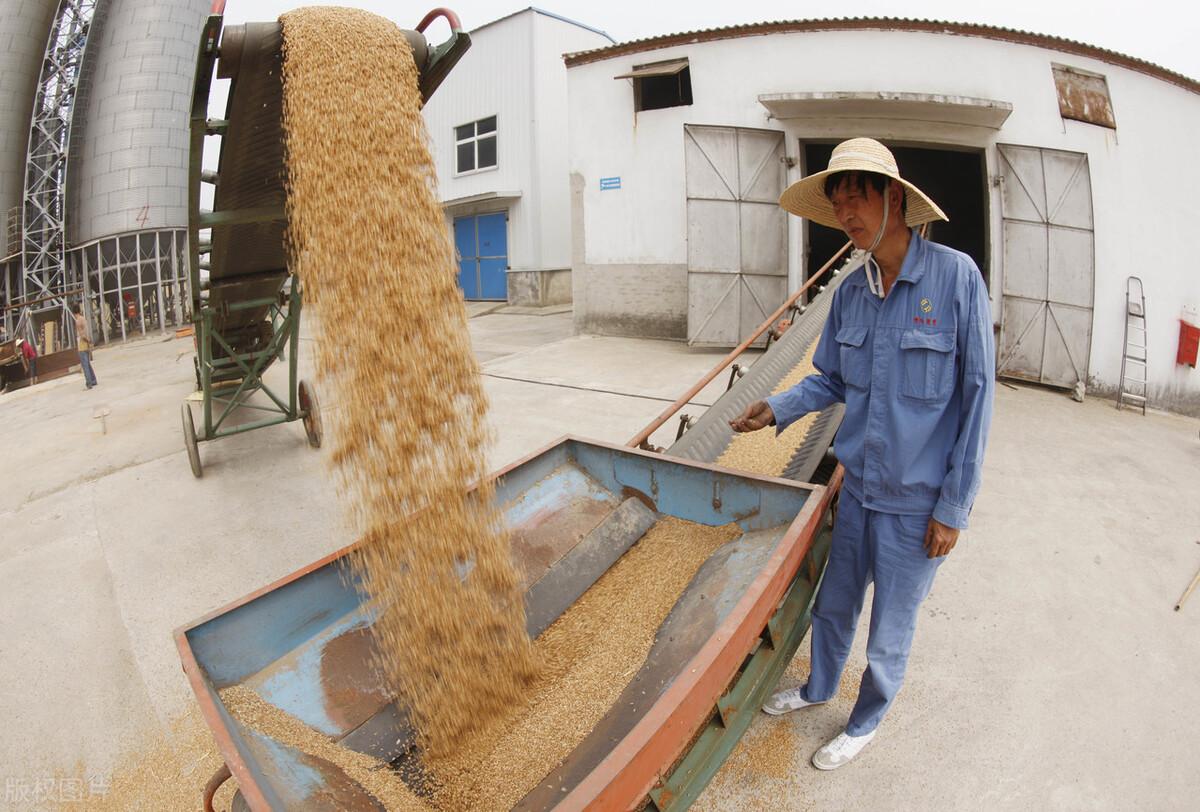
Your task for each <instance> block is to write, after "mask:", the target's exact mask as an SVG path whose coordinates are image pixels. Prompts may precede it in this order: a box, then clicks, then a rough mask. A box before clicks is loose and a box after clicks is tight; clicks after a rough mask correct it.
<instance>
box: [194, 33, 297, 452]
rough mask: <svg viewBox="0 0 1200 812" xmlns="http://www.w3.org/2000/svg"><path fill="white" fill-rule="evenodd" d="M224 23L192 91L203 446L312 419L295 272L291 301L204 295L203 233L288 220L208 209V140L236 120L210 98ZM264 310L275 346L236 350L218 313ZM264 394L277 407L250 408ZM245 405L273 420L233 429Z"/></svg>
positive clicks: (205, 38) (203, 44)
mask: <svg viewBox="0 0 1200 812" xmlns="http://www.w3.org/2000/svg"><path fill="white" fill-rule="evenodd" d="M222 25H223V18H222V16H221V15H219V14H213V15H211V16H209V17H208V19H207V20H206V21H205V24H204V30H203V33H202V35H201V38H200V50H199V54H198V56H197V62H196V81H195V86H194V88H193V92H192V110H191V119H190V123H191V150H190V152H191V154H190V162H189V170H188V266H189V268H188V269H189V281H190V282H191V288H192V319H193V324H194V325H195V330H196V361H197V365H196V367H197V373H198V374H197V378H198V380H197V383H198V385H199V387H200V391H201V393H202V395H203V413H204V418H203V421H202V424H201V432H200V433H199V436H198V437H197V438H196V439H197V440H198V441H207V440H215V439H217V438H219V437H228V436H230V435H232V434H241V433H243V432H247V431H253V430H254V429H260V428H265V427H267V426H274V425H278V424H280V423H289V422H291V421H293V420H300V419H302V418H304V417H305V415H304V413H303V411H302V410H301V409H300V408H299V404H298V402H297V401H298V396H297V387H298V386H299V378H298V377H297V372H298V370H297V363H296V359H297V356H298V355H299V353H298V350H299V342H300V314H301V311H302V294H301V286H300V280H299V279H298V278H296V276H295V275H294V274H290V275H289V276H288V277H287V278H288V279H289V280H290V281H291V292H290V294H289V295H288V296H287V297H286V298H285V297H284V296H283V295H282V294H281V295H279V296H273V297H270V298H265V299H261V298H260V299H248V300H244V301H240V302H226V303H223V304H222V305H221V307H222V308H223V312H220V313H219V312H218V310H217V309H215V308H214V307H212V306H210V305H209V304H208V303H206V302H204V301H202V300H201V298H200V255H201V253H202V252H204V251H206V250H209V249H211V244H209V245H201V243H200V230H201V229H206V228H212V227H214V226H230V225H240V224H248V223H262V222H270V221H273V220H282V219H284V218H285V217H286V213H285V212H284V210H283V208H282V207H261V208H253V209H233V210H221V211H212V212H207V211H201V209H200V186H201V183H202V174H203V173H202V164H203V158H204V138H205V136H207V135H224V134H225V132H226V131H227V130H228V128H229V122H228V121H225V120H223V119H210V118H208V97H209V92H210V90H211V88H212V80H213V74H214V72H215V70H216V63H217V57H218V51H217V44H218V42H219V41H220V38H221V28H222ZM262 307H267V308H269V310H270V316H271V325H272V334H271V339H270V341H268V342H267V345H266V347H265V348H263V349H260V350H256V351H254V352H249V353H238V352H235V351H234V349H233V347H232V345H231V342H230V341H229V340H227V338H226V337H225V336H224V335H222V334H221V331H220V330H219V329H218V328H217V326H216V324H217V322H218V321H219V319H218V316H219V315H226V314H228V313H231V312H236V311H239V310H252V309H256V308H262ZM285 344H286V345H287V346H288V350H289V352H288V381H287V393H286V395H284V396H280V394H278V393H277V392H276V391H274V390H272V388H271V387H269V386H268V385H267V384H266V382H265V381H263V377H262V376H263V373H264V372H265V371H266V370H267V368H268V367H270V365H271V362H272V361H274V360H275V359H276V358H277V357H279V354H280V352H281V351H282V350H283V348H284V346H285ZM218 349H220V350H223V351H224V353H225V355H224V356H223V357H216V356H217V350H218ZM239 373H240V377H241V380H240V382H239V383H238V384H237V386H236V388H234V390H233V393H232V394H224V390H223V389H222V388H220V386H219V384H220V383H221V382H223V381H227V380H232V379H236V378H237V377H238V374H239ZM256 392H263V393H264V394H265V395H266V396H267V397H268V398H269V399H270V401H271V404H270V405H260V404H255V403H250V402H249V399H250V397H251V396H252V395H253V394H254V393H256ZM214 404H218V405H219V406H220V407H221V408H220V410H219V412H218V413H217V414H216V415H215V419H214V411H216V410H214V408H213V406H214ZM238 408H248V409H257V410H259V411H263V412H268V413H270V415H271V416H270V417H264V418H262V419H260V420H252V421H249V422H245V423H238V424H236V425H226V420H227V419H228V418H229V416H230V415H231V414H232V413H233V412H234V411H235V410H237V409H238Z"/></svg>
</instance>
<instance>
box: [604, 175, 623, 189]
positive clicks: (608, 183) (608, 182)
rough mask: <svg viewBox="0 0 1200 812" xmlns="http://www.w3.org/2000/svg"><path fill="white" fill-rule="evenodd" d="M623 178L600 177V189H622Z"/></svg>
mask: <svg viewBox="0 0 1200 812" xmlns="http://www.w3.org/2000/svg"><path fill="white" fill-rule="evenodd" d="M620 188H621V179H620V178H619V177H616V178H600V191H602V192H606V191H608V190H609V189H620Z"/></svg>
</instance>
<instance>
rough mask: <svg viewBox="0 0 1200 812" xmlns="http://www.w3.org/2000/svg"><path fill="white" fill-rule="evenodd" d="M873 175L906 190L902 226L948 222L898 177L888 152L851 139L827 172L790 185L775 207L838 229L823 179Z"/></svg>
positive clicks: (868, 141)
mask: <svg viewBox="0 0 1200 812" xmlns="http://www.w3.org/2000/svg"><path fill="white" fill-rule="evenodd" d="M852 171H858V172H874V173H875V174H877V175H886V176H887V177H889V178H891V179H892V180H895V181H899V182H900V183H902V184H904V188H905V189H907V190H908V195H907V199H908V204H907V212H906V214H905V217H904V222H905V223H907V224H908V225H910V226H919V225H921V224H922V223H928V222H931V221H933V220H949V219H950V218H949V217H947V216H946V214H945V213H944V212H943V211H942V210H941V209H939V208H938V205H937V204H936V203H934V202H933V201H932V200H930V199H929V197H928V195H926V194H925V193H924V192H922V191H921V190H920V189H918V188H917V187H916V186H913V185H912V184H911V183H909V182H908V181H906V180H905V179H904V178H902V177H900V170H899V169H898V168H897V167H896V158H895V156H894V155H892V151H891V150H890V149H888V148H887V147H885V146H884V145H883V144H881V143H879V142H878V141H876V140H875V139H874V138H851V139H850V140H849V141H843V142H842V143H840V144H838V145H837V146H836V147H834V148H833V155H831V156H830V157H829V168H828V169H826V170H825V171H824V172H817V173H815V174H812V175H809V176H808V177H806V178H801V179H800V180H798V181H796V182H795V183H793V184H792V185H791V186H789V187H787V189H785V190H784V192H783V194H782V195H781V196H780V198H779V205H780V206H783V208H784V209H786V210H787V211H790V212H791V213H792V214H795V215H797V216H799V217H807V218H808V219H809V220H812V221H813V222H814V223H820V224H821V225H823V226H829V227H830V228H836V229H840V228H841V224H839V223H838V221H837V218H836V217H834V215H833V204H832V203H830V202H829V198H827V197H826V196H825V178H827V177H828V176H830V175H832V174H833V173H834V172H852Z"/></svg>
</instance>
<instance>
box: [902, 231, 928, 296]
mask: <svg viewBox="0 0 1200 812" xmlns="http://www.w3.org/2000/svg"><path fill="white" fill-rule="evenodd" d="M911 233H912V236H911V237H910V238H909V240H908V252H907V253H906V254H905V255H904V264H903V265H901V266H900V275H899V276H898V277H896V281H897V282H912V283H913V284H914V285H915V284H916V283H917V282H920V281H921V277H922V276H924V275H925V263H924V262H922V260H923V259H924V258H925V240H924V238H922V237H921V235H920V234H918V233H917V229H915V228H914V229H911Z"/></svg>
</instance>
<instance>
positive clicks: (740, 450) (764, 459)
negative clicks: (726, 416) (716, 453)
mask: <svg viewBox="0 0 1200 812" xmlns="http://www.w3.org/2000/svg"><path fill="white" fill-rule="evenodd" d="M817 343H818V342H817V341H814V342H813V343H812V346H811V347H809V348H808V352H807V353H805V354H804V357H803V358H801V359H800V362H799V363H798V364H796V366H794V367H793V368H792V369H791V370H790V371H789V372H788V374H787V375H785V376H784V377H783V380H781V381H780V382H779V383H778V384H777V385H776V386H775V389H774V391H773V392H772V393H771V394H773V395H778V394H779V393H780V392H784V391H786V390H788V389H790V388H791V387H793V386H795V385H796V384H798V383H800V381H802V380H804V379H805V378H806V377H808V376H809V375H811V374H813V373H814V372H815V371H816V368H815V367H814V366H813V355H814V354H816V351H817ZM817 414H818V413H817V412H813V413H810V414H807V415H805V416H804V417H802V418H800V419H799V420H797V421H796V422H795V423H793V424H792V425H790V426H788V427H787V428H786V429H784V430H783V433H782V434H780V435H778V436H776V434H775V428H774V427H773V426H770V427H767V428H765V429H761V430H759V431H754V432H750V433H748V434H736V435H734V437H733V442H731V443H730V444H729V446H728V447H727V448H726V449H725V451H724V452H723V453H722V454H721V456H720V457H719V458H717V464H718V465H724V466H726V467H728V468H736V469H738V470H739V471H748V472H750V473H753V474H763V475H765V476H782V475H783V472H784V470H785V469H786V468H787V466H788V463H789V462H791V459H792V455H793V454H795V453H796V449H797V448H799V447H800V444H801V443H803V442H804V438H805V436H806V435H807V434H808V430H809V428H811V427H812V424H813V423H814V422H815V421H816V419H817Z"/></svg>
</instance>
